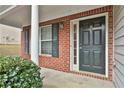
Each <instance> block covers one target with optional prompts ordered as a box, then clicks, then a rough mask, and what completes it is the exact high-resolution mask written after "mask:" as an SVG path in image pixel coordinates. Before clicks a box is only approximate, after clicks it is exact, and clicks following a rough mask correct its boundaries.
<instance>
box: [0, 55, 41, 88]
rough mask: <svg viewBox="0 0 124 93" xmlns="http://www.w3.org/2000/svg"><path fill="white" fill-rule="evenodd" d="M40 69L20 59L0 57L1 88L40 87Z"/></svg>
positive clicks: (30, 62)
mask: <svg viewBox="0 0 124 93" xmlns="http://www.w3.org/2000/svg"><path fill="white" fill-rule="evenodd" d="M42 79H43V78H42V77H41V74H40V67H38V66H37V65H35V64H34V63H33V62H32V61H27V60H25V59H22V58H20V57H0V87H1V88H7V87H10V88H40V87H42Z"/></svg>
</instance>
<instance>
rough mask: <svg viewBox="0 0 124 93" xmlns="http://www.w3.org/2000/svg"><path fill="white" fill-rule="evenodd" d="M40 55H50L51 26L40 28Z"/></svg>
mask: <svg viewBox="0 0 124 93" xmlns="http://www.w3.org/2000/svg"><path fill="white" fill-rule="evenodd" d="M41 54H50V55H51V54H52V26H51V25H48V26H44V27H42V28H41Z"/></svg>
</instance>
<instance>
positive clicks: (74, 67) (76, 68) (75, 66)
mask: <svg viewBox="0 0 124 93" xmlns="http://www.w3.org/2000/svg"><path fill="white" fill-rule="evenodd" d="M101 16H105V32H106V33H105V75H104V76H105V77H108V12H106V13H101V14H96V15H91V16H86V17H82V18H78V19H74V20H71V21H70V71H77V72H80V70H79V21H80V20H86V19H92V18H96V17H101ZM73 24H77V45H76V47H77V60H76V61H77V64H74V59H73V58H74V42H73V41H74V36H73ZM81 72H86V71H81ZM88 73H89V72H88ZM91 73H93V72H91ZM96 74H97V73H96ZM101 75H102V74H101ZM102 76H103V75H102Z"/></svg>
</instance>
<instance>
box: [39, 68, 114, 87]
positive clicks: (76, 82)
mask: <svg viewBox="0 0 124 93" xmlns="http://www.w3.org/2000/svg"><path fill="white" fill-rule="evenodd" d="M41 74H42V75H44V76H45V78H44V80H43V88H114V85H113V83H112V82H110V81H106V80H99V79H95V78H90V77H86V76H80V75H76V74H71V73H65V72H60V71H56V70H52V69H47V68H41Z"/></svg>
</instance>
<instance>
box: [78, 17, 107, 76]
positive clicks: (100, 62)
mask: <svg viewBox="0 0 124 93" xmlns="http://www.w3.org/2000/svg"><path fill="white" fill-rule="evenodd" d="M79 70H82V71H88V72H95V73H100V74H105V17H104V16H103V17H98V18H94V19H88V20H82V21H80V22H79Z"/></svg>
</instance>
